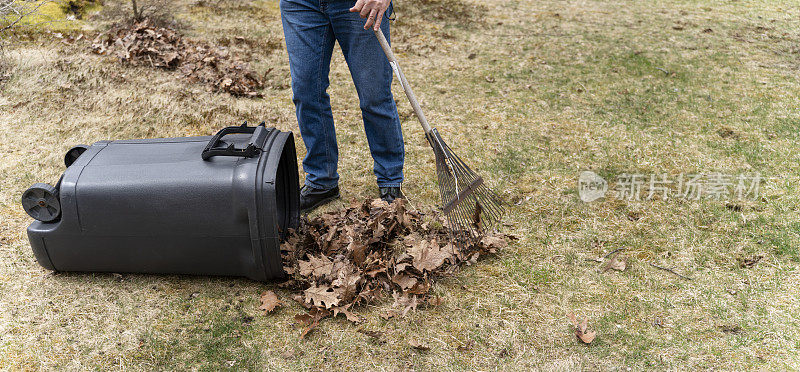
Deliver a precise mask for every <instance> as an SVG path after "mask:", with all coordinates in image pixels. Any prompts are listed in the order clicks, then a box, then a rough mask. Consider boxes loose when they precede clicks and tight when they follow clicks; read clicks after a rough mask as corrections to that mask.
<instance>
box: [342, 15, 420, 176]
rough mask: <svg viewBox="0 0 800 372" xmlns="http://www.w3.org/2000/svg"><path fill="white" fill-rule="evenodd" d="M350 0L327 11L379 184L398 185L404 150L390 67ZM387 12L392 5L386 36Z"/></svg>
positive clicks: (384, 30)
mask: <svg viewBox="0 0 800 372" xmlns="http://www.w3.org/2000/svg"><path fill="white" fill-rule="evenodd" d="M353 3H354V2H352V1H341V2H332V3H331V8H330V9H329V11H328V14H330V16H331V22H332V24H333V32H334V34H335V35H336V40H338V41H339V45H340V46H341V47H342V52H343V53H344V57H345V60H346V61H347V66H348V67H349V68H350V74H351V75H352V77H353V82H354V83H355V86H356V91H357V92H358V99H359V100H360V102H361V116H362V118H363V120H364V130H365V132H366V134H367V142H369V149H370V152H371V153H372V159H373V161H374V166H373V171H374V172H375V176H376V177H377V181H378V186H379V187H399V186H400V184H401V183H402V182H403V160H404V156H405V150H404V146H403V132H402V131H401V129H400V118H399V117H398V115H397V106H396V105H395V102H394V98H393V97H392V89H391V86H392V68H391V66H389V62H388V61H387V60H386V56H385V55H384V54H383V49H381V46H380V44H379V43H378V39H377V38H376V37H375V33H374V32H373V31H372V29H371V28H370V29H369V30H364V22H365V21H366V20H365V19H363V18H361V17H359V15H358V13H351V12H349V9H350V7H352V6H353ZM390 12H391V8H390V9H389V11H387V12H386V15H384V17H385V18H384V19H383V22H382V23H381V29H382V30H383V33H384V35H386V38H387V39H388V38H389V23H390V22H389V20H388V19H387V18H388V17H389V15H390V14H391V13H390Z"/></svg>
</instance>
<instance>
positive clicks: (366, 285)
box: [281, 199, 513, 336]
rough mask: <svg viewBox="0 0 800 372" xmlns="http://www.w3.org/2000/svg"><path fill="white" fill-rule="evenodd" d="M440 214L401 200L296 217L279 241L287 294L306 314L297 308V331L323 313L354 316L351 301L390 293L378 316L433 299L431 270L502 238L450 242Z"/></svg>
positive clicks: (449, 266) (454, 264)
mask: <svg viewBox="0 0 800 372" xmlns="http://www.w3.org/2000/svg"><path fill="white" fill-rule="evenodd" d="M445 225H446V222H445V220H444V219H443V218H442V217H441V216H440V215H438V214H436V213H433V212H430V213H423V212H420V211H409V210H408V209H407V203H406V201H404V200H398V201H395V202H394V203H392V204H388V203H386V202H384V201H382V200H380V199H367V200H365V201H363V202H354V203H353V204H352V205H350V206H349V207H347V208H344V209H342V210H339V211H334V212H328V213H324V214H321V215H318V216H316V217H314V218H311V219H306V218H303V219H301V223H300V226H299V227H298V229H296V230H293V231H290V232H289V234H288V236H287V238H286V241H285V242H284V243H283V244H282V245H281V250H282V254H283V260H284V265H285V266H284V271H286V273H287V274H290V275H292V278H291V280H290V281H289V282H290V283H291V284H287V285H286V287H291V288H293V289H295V290H298V291H300V292H301V293H300V294H298V295H295V296H294V297H293V298H294V299H295V300H296V301H298V302H299V303H300V304H301V305H302V306H303V307H305V308H306V309H308V311H309V314H305V315H298V316H297V317H296V320H297V321H298V322H299V323H300V324H301V326H303V336H305V335H306V334H307V333H308V332H309V331H310V330H311V329H313V328H314V327H316V325H317V323H318V322H319V320H321V319H322V318H325V317H328V316H337V315H339V314H342V315H344V316H345V317H346V318H347V319H348V320H350V321H352V322H354V323H359V322H361V321H362V320H361V319H360V317H359V316H358V315H357V314H356V313H355V312H353V310H352V309H353V308H354V307H357V306H361V305H365V304H370V303H374V302H376V301H379V300H381V299H385V298H391V299H392V300H393V302H392V306H391V308H390V309H389V310H388V311H387V312H385V313H384V314H383V315H381V316H382V317H383V318H384V319H389V318H392V317H403V316H405V315H406V314H408V312H409V311H412V310H415V309H416V308H417V307H418V306H419V305H421V304H428V305H430V306H436V305H439V304H440V303H441V298H439V297H435V296H433V295H431V294H430V293H429V292H430V289H431V286H432V284H433V282H434V281H435V280H436V278H438V277H441V276H443V275H447V274H450V273H452V272H453V271H455V270H456V269H457V268H458V266H459V265H461V264H464V263H470V262H472V263H474V262H475V261H477V259H478V258H479V257H481V256H484V255H488V254H494V253H497V252H498V250H500V249H502V248H504V247H506V246H507V244H508V243H507V239H510V238H513V237H511V236H507V235H504V234H499V233H493V234H487V235H485V236H483V237H482V238H481V239H479V240H476V241H471V242H463V244H453V243H452V242H451V240H450V238H449V236H448V231H447V229H446V228H445Z"/></svg>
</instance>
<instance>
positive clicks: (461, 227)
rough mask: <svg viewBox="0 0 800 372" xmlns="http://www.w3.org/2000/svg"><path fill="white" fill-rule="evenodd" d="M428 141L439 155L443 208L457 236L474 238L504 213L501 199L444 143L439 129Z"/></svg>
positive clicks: (451, 229)
mask: <svg viewBox="0 0 800 372" xmlns="http://www.w3.org/2000/svg"><path fill="white" fill-rule="evenodd" d="M428 141H429V142H430V143H431V146H432V147H433V150H434V153H435V155H436V173H437V176H438V179H439V192H440V194H441V196H442V211H443V212H444V214H445V216H446V217H447V222H448V224H449V225H450V226H449V228H450V233H451V234H452V235H453V237H454V238H457V239H462V238H464V239H470V240H471V239H473V238H476V237H478V236H480V235H481V234H482V233H483V232H485V231H487V230H489V229H491V227H492V226H493V225H494V224H496V223H497V222H498V221H499V220H500V218H501V217H502V216H503V212H504V210H503V203H502V201H501V200H500V198H499V197H498V196H497V194H495V193H494V192H493V191H492V190H491V189H489V188H488V187H487V186H486V184H485V183H484V181H483V178H481V176H479V175H478V174H476V173H475V172H473V171H472V169H470V168H469V166H467V165H466V164H465V163H464V162H463V161H462V160H461V158H459V157H458V155H456V154H455V153H454V152H453V151H452V150H451V149H450V147H449V146H448V145H447V143H445V142H444V140H443V139H442V138H441V136H440V135H439V133H438V132H437V131H436V129H432V130H431V133H430V135H429V136H428Z"/></svg>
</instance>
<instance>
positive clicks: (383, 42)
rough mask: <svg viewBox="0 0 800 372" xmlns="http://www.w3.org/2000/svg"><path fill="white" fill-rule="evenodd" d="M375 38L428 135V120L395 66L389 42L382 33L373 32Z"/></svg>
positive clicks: (404, 77) (395, 59)
mask: <svg viewBox="0 0 800 372" xmlns="http://www.w3.org/2000/svg"><path fill="white" fill-rule="evenodd" d="M375 36H376V37H378V42H379V43H381V48H383V53H385V54H386V58H387V59H388V60H389V65H390V66H392V70H394V74H395V75H397V79H398V80H400V85H401V86H402V87H403V91H405V92H406V97H408V101H409V102H411V107H413V108H414V113H415V114H417V119H419V122H420V124H422V129H423V130H424V131H425V134H428V133H430V132H431V125H430V124H428V119H426V118H425V114H424V113H423V112H422V108H421V107H419V101H417V96H416V95H414V91H413V90H411V86H410V85H408V80H406V76H405V75H403V70H401V69H400V65H398V64H397V58H395V57H394V53H392V47H390V46H389V42H388V41H386V36H383V32H382V31H375Z"/></svg>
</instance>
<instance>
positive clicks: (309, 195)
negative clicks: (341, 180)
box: [300, 185, 339, 213]
mask: <svg viewBox="0 0 800 372" xmlns="http://www.w3.org/2000/svg"><path fill="white" fill-rule="evenodd" d="M338 197H339V186H336V187H334V188H332V189H328V190H322V189H315V188H313V187H311V186H308V185H303V187H302V188H300V211H301V212H303V213H305V212H310V211H312V210H313V209H315V208H317V207H319V206H320V205H323V204H325V203H327V202H330V201H331V200H333V199H336V198H338Z"/></svg>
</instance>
